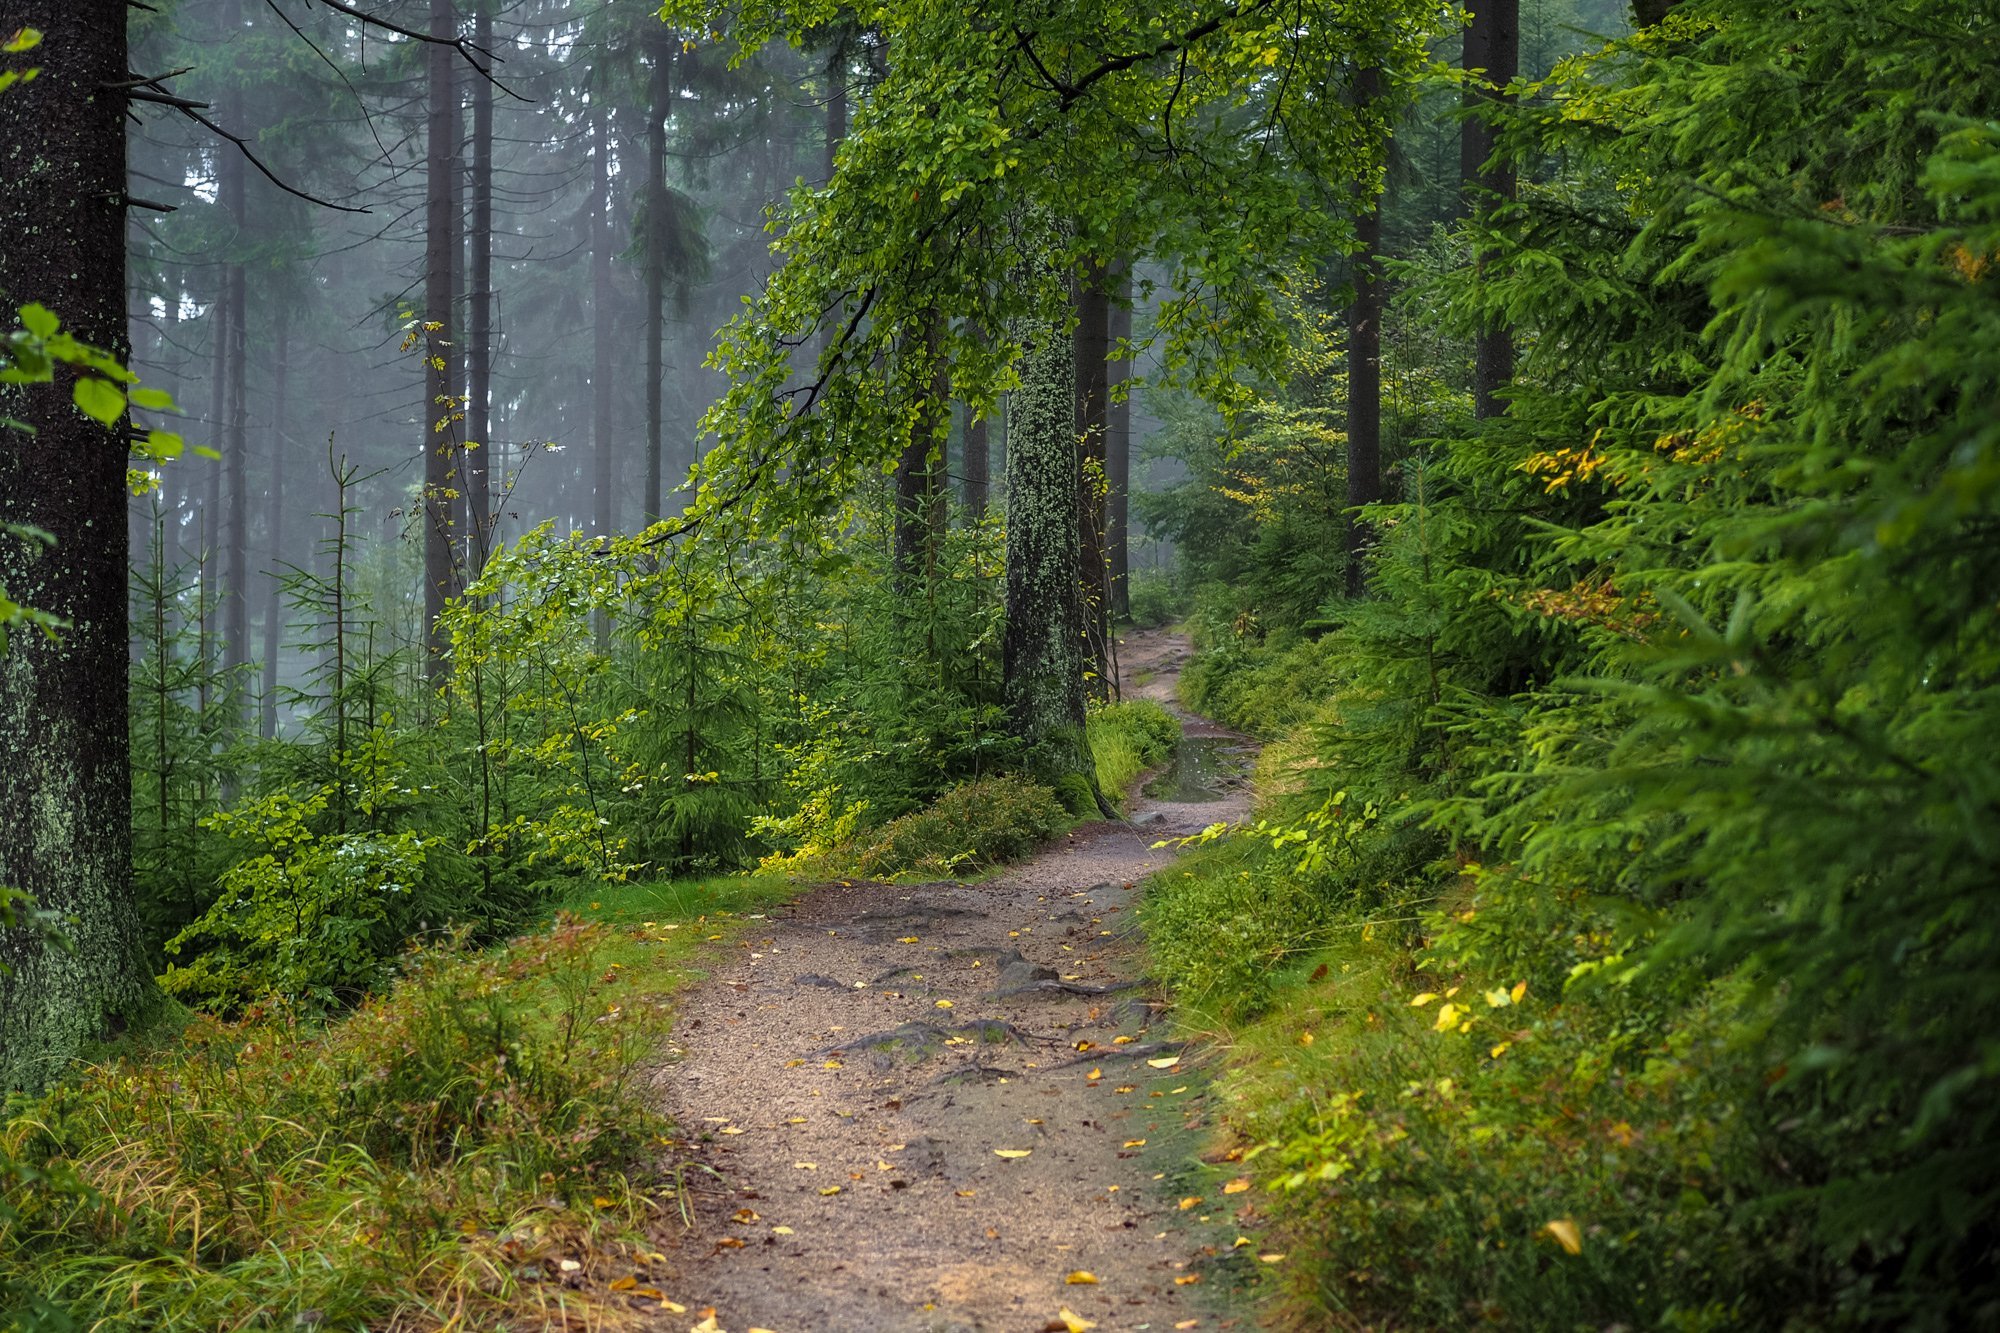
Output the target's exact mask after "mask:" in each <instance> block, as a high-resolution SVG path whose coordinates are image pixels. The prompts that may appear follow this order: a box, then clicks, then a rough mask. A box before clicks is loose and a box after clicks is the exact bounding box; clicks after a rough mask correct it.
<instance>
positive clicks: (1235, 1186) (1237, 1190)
mask: <svg viewBox="0 0 2000 1333" xmlns="http://www.w3.org/2000/svg"><path fill="white" fill-rule="evenodd" d="M1249 1188H1250V1177H1248V1176H1238V1177H1236V1179H1234V1180H1232V1181H1230V1182H1229V1183H1228V1184H1227V1185H1224V1186H1223V1187H1222V1192H1223V1193H1224V1194H1241V1193H1242V1192H1243V1191H1244V1190H1247V1189H1249Z"/></svg>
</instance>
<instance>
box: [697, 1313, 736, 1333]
mask: <svg viewBox="0 0 2000 1333" xmlns="http://www.w3.org/2000/svg"><path fill="white" fill-rule="evenodd" d="M688 1333H728V1330H727V1329H725V1328H723V1326H722V1325H720V1324H718V1323H716V1322H715V1316H714V1315H713V1314H711V1315H709V1317H708V1318H706V1319H704V1320H702V1321H701V1322H700V1323H699V1324H696V1325H695V1326H694V1327H693V1328H690V1329H689V1330H688Z"/></svg>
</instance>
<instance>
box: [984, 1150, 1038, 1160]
mask: <svg viewBox="0 0 2000 1333" xmlns="http://www.w3.org/2000/svg"><path fill="white" fill-rule="evenodd" d="M1033 1151H1034V1149H1033V1148H995V1149H994V1150H993V1155H994V1156H995V1157H1005V1158H1007V1159H1008V1160H1010V1161H1011V1160H1013V1159H1014V1158H1017V1157H1026V1156H1027V1155H1028V1154H1029V1153H1031V1152H1033Z"/></svg>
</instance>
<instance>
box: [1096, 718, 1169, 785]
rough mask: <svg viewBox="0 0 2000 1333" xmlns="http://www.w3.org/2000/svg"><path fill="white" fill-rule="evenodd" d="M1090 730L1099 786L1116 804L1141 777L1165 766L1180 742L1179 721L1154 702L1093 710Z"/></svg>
mask: <svg viewBox="0 0 2000 1333" xmlns="http://www.w3.org/2000/svg"><path fill="white" fill-rule="evenodd" d="M1088 728H1089V729H1088V732H1087V735H1088V737H1089V740H1090V755H1091V759H1092V761H1093V762H1094V763H1095V764H1096V766H1097V785H1098V787H1099V788H1100V789H1101V790H1102V791H1103V792H1104V794H1105V795H1106V796H1107V797H1110V798H1111V799H1113V800H1118V799H1120V798H1122V797H1124V796H1125V795H1126V794H1128V793H1129V792H1130V790H1131V787H1132V784H1133V783H1134V782H1135V781H1137V780H1138V777H1139V775H1140V774H1142V773H1144V772H1146V771H1147V770H1148V769H1152V768H1158V767H1159V766H1160V765H1161V764H1164V763H1165V762H1166V761H1167V759H1168V757H1169V756H1171V755H1172V754H1173V752H1174V745H1175V744H1176V743H1177V742H1178V741H1179V740H1180V738H1181V724H1180V719H1178V718H1176V717H1175V716H1174V715H1173V714H1172V713H1169V712H1168V711H1167V710H1166V709H1165V708H1163V707H1161V706H1160V705H1159V704H1157V703H1155V702H1153V701H1152V700H1151V699H1127V700H1124V701H1122V702H1120V703H1114V704H1104V705H1101V706H1099V707H1096V708H1093V709H1092V710H1091V712H1090V719H1089V723H1088Z"/></svg>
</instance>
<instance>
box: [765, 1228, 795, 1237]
mask: <svg viewBox="0 0 2000 1333" xmlns="http://www.w3.org/2000/svg"><path fill="white" fill-rule="evenodd" d="M771 1234H772V1235H774V1236H790V1235H795V1234H797V1233H795V1232H794V1231H793V1230H792V1229H791V1228H790V1227H772V1228H771Z"/></svg>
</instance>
